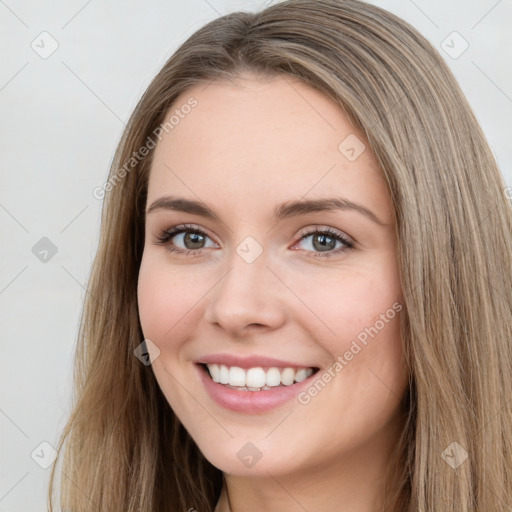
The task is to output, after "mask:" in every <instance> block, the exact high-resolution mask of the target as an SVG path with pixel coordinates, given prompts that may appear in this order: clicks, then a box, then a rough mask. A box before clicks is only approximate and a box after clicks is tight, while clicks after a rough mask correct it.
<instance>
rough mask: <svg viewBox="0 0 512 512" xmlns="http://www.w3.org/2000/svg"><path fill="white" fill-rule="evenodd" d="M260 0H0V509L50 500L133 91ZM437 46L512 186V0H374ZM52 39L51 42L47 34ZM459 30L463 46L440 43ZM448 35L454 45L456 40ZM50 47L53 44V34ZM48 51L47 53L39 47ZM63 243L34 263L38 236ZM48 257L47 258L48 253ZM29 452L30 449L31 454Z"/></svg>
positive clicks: (39, 507) (34, 507)
mask: <svg viewBox="0 0 512 512" xmlns="http://www.w3.org/2000/svg"><path fill="white" fill-rule="evenodd" d="M265 3H269V2H263V1H239V2H235V1H229V0H208V1H207V0H190V1H186V2H185V1H180V2H179V1H177V0H173V1H163V0H154V1H153V2H150V3H149V2H148V3H143V2H137V1H135V0H129V1H126V0H125V1H123V2H122V1H121V0H111V1H110V2H100V1H98V0H89V1H84V0H73V1H68V2H64V1H63V0H60V1H58V2H52V3H49V2H29V1H28V0H19V1H16V0H6V1H2V0H0V34H1V41H2V44H1V47H0V63H1V66H0V113H1V122H0V150H1V158H2V160H1V175H0V176H1V177H0V179H1V182H0V183H1V185H0V226H1V231H0V233H1V248H2V249H1V250H2V255H1V258H2V266H1V272H0V322H1V324H0V325H1V353H2V357H1V358H0V365H1V368H0V379H1V380H0V433H1V436H0V443H1V445H0V450H1V452H0V460H1V470H0V511H13V512H14V511H16V512H18V511H19V512H21V511H43V510H46V486H47V482H48V477H49V472H50V470H49V469H44V468H42V467H41V464H43V465H44V464H45V463H47V462H50V461H51V449H50V448H49V446H48V445H46V444H43V445H41V444H40V443H42V442H46V443H49V444H50V445H53V446H56V444H57V440H58V437H59V433H60V431H61V429H62V427H63V426H64V423H65V419H66V416H67V413H68V411H69V398H70V384H71V376H72V366H71V362H72V355H73V350H74V346H75V337H76V334H77V327H78V320H79V315H80V310H81V305H82V301H83V299H84V295H85V293H84V284H85V283H86V280H87V277H88V274H89V270H90V265H91V263H92V259H93V256H94V253H95V249H96V246H97V241H98V232H99V215H100V211H101V202H100V201H98V200H97V199H95V198H94V197H93V195H92V191H93V189H94V188H95V187H97V186H100V185H102V183H103V182H104V181H105V179H106V176H107V172H108V168H109V165H110V162H111V159H112V157H113V153H114V150H115V147H116V145H117V143H118V140H119V138H120V136H121V133H122V130H123V123H124V122H125V121H126V120H127V119H128V117H129V114H130V113H131V111H132V109H133V108H134V106H135V104H136V102H137V100H138V98H139V97H140V95H141V94H142V92H143V91H144V89H145V88H146V87H147V85H148V84H149V82H150V80H151V79H152V77H153V76H154V75H155V74H156V72H157V71H158V70H159V69H160V67H161V66H162V65H163V64H164V62H165V60H166V59H167V58H168V57H169V56H170V54H171V53H172V52H173V51H174V49H175V48H176V47H177V45H178V44H179V43H181V42H183V41H184V40H185V39H186V38H187V37H188V36H189V35H190V34H191V33H192V32H194V31H195V30H196V29H198V28H199V27H200V26H202V25H203V24H205V23H206V22H207V21H210V20H211V19H213V18H215V17H217V16H218V15H220V14H226V13H228V12H231V11H234V10H255V9H257V8H259V7H260V6H263V5H264V4H265ZM372 3H374V4H376V5H379V6H381V7H384V8H386V9H388V10H390V11H392V12H394V13H396V14H398V15H399V16H401V17H402V18H404V19H405V20H407V21H409V22H410V23H411V24H412V25H413V26H415V27H416V28H417V29H418V30H419V31H420V32H421V33H422V34H424V35H425V36H426V37H427V38H428V39H429V40H430V41H431V42H432V43H433V44H434V45H435V46H436V47H437V48H438V49H439V51H440V52H441V54H442V55H443V56H444V58H445V60H446V61H447V62H448V64H449V65H450V67H451V69H452V70H453V71H454V73H455V75H456V77H457V79H458V80H459V82H460V84H461V86H462V89H463V90H464V92H465V93H466V95H467V97H468V99H469V102H470V103H471V105H472V106H473V109H474V111H475V113H476V115H477V117H478V119H479V120H480V122H481V124H482V126H483V129H484V131H485V133H486V135H487V137H488V140H489V143H490V145H491V147H492V149H493V151H494V154H495V155H496V157H497V159H498V162H499V164H500V166H501V169H502V172H503V174H504V176H505V179H506V181H507V183H508V185H512V149H511V147H512V144H511V137H510V136H511V130H510V119H511V118H512V72H511V65H510V63H511V62H512V55H511V51H512V50H511V48H512V35H511V34H512V32H511V31H510V25H511V22H512V2H511V0H501V1H496V0H473V1H471V2H468V1H464V0H451V1H446V0H430V1H427V0H415V1H412V0H374V1H373V2H372ZM44 31H46V32H48V33H49V34H51V38H53V39H54V40H55V41H56V42H57V43H58V48H57V50H56V51H55V52H54V53H53V54H51V55H50V56H48V57H47V58H42V57H41V56H40V55H39V54H38V53H37V52H36V51H35V50H33V49H32V47H31V45H34V46H35V47H36V48H37V49H38V51H39V52H40V53H41V52H48V51H49V50H50V49H51V43H52V40H51V39H50V38H49V36H44V35H43V36H40V34H41V33H42V32H44ZM453 31H457V32H458V33H459V34H460V36H462V38H464V39H465V40H466V41H467V43H468V44H469V48H468V49H467V50H466V51H465V52H464V53H462V54H461V55H460V56H459V57H458V58H452V57H451V56H450V55H448V54H447V53H446V52H445V51H444V50H443V47H442V46H441V45H442V44H443V41H445V40H446V41H447V42H446V43H444V44H445V45H446V44H449V45H451V46H453V48H452V50H450V51H451V52H452V54H453V53H454V52H455V53H459V52H460V50H461V49H462V46H461V44H463V41H462V40H461V39H457V37H458V36H455V37H456V39H453V36H452V37H451V38H449V39H448V40H447V39H446V38H447V36H449V34H451V33H452V32H453ZM451 41H453V43H452V42H451ZM54 44H55V43H54ZM43 56H46V55H43ZM42 237H47V238H49V239H50V240H51V241H52V243H53V244H55V246H56V247H57V250H58V252H57V253H56V254H55V255H54V256H53V257H51V258H50V256H51V254H49V255H48V256H47V258H48V261H47V262H42V261H40V259H38V258H37V257H36V255H35V254H34V253H33V251H32V248H33V246H34V245H35V244H36V243H37V242H38V241H39V240H40V239H41V238H42ZM43 256H44V255H41V257H43ZM34 450H35V451H34Z"/></svg>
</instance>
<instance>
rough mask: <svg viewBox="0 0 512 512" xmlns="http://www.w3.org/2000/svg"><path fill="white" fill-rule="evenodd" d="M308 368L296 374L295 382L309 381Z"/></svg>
mask: <svg viewBox="0 0 512 512" xmlns="http://www.w3.org/2000/svg"><path fill="white" fill-rule="evenodd" d="M307 372H308V371H307V369H306V368H301V369H300V370H299V371H298V372H297V373H296V374H295V382H302V381H303V380H304V379H307V377H308V373H307Z"/></svg>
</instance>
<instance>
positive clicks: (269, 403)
mask: <svg viewBox="0 0 512 512" xmlns="http://www.w3.org/2000/svg"><path fill="white" fill-rule="evenodd" d="M196 367H197V369H198V371H199V375H200V378H201V380H202V381H203V384H204V387H205V388H206V391H207V392H208V393H209V395H210V396H211V397H212V398H213V400H215V402H217V403H218V404H219V405H221V406H222V407H225V408H226V409H229V410H231V411H235V412H242V413H245V414H259V413H264V412H267V411H270V410H272V409H275V408H276V407H279V406H280V405H282V404H284V403H286V402H288V401H290V400H292V399H293V398H295V397H296V396H297V395H298V394H299V393H300V391H301V390H302V389H303V388H305V387H307V386H308V385H309V384H311V381H312V378H313V377H314V376H315V375H316V373H313V374H312V375H310V376H309V377H308V378H307V379H304V380H303V381H301V382H296V383H295V384H291V385H290V386H276V387H275V388H274V389H268V390H264V391H241V390H240V391H239V390H237V389H231V388H227V387H226V386H224V385H223V384H219V383H217V382H214V381H213V380H212V379H211V377H210V376H209V374H207V371H208V370H206V369H205V368H204V367H203V366H202V365H200V364H197V365H196Z"/></svg>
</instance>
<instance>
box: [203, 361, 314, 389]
mask: <svg viewBox="0 0 512 512" xmlns="http://www.w3.org/2000/svg"><path fill="white" fill-rule="evenodd" d="M197 365H198V366H199V367H200V369H201V371H202V372H204V373H205V374H206V376H207V377H208V378H209V379H210V380H211V381H213V382H214V383H216V384H220V385H222V386H223V387H225V388H227V389H234V390H237V391H249V392H261V391H272V390H276V389H278V388H287V387H291V386H294V384H298V383H300V382H302V381H304V380H306V379H308V378H309V377H311V376H312V375H315V374H316V373H317V372H318V371H319V368H317V367H314V366H313V367H291V366H290V367H277V366H256V367H252V368H241V367H239V366H228V365H224V364H218V363H209V364H207V363H197Z"/></svg>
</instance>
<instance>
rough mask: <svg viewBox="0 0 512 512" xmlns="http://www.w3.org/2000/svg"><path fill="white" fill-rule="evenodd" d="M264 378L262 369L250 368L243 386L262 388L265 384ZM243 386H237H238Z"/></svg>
mask: <svg viewBox="0 0 512 512" xmlns="http://www.w3.org/2000/svg"><path fill="white" fill-rule="evenodd" d="M244 373H245V372H244ZM266 377H267V376H266V375H265V372H264V371H263V368H250V369H249V371H248V372H247V375H246V377H245V385H246V386H247V387H251V388H262V387H263V386H264V385H265V384H266ZM231 385H232V386H233V385H234V384H231ZM243 385H244V384H239V386H243Z"/></svg>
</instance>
